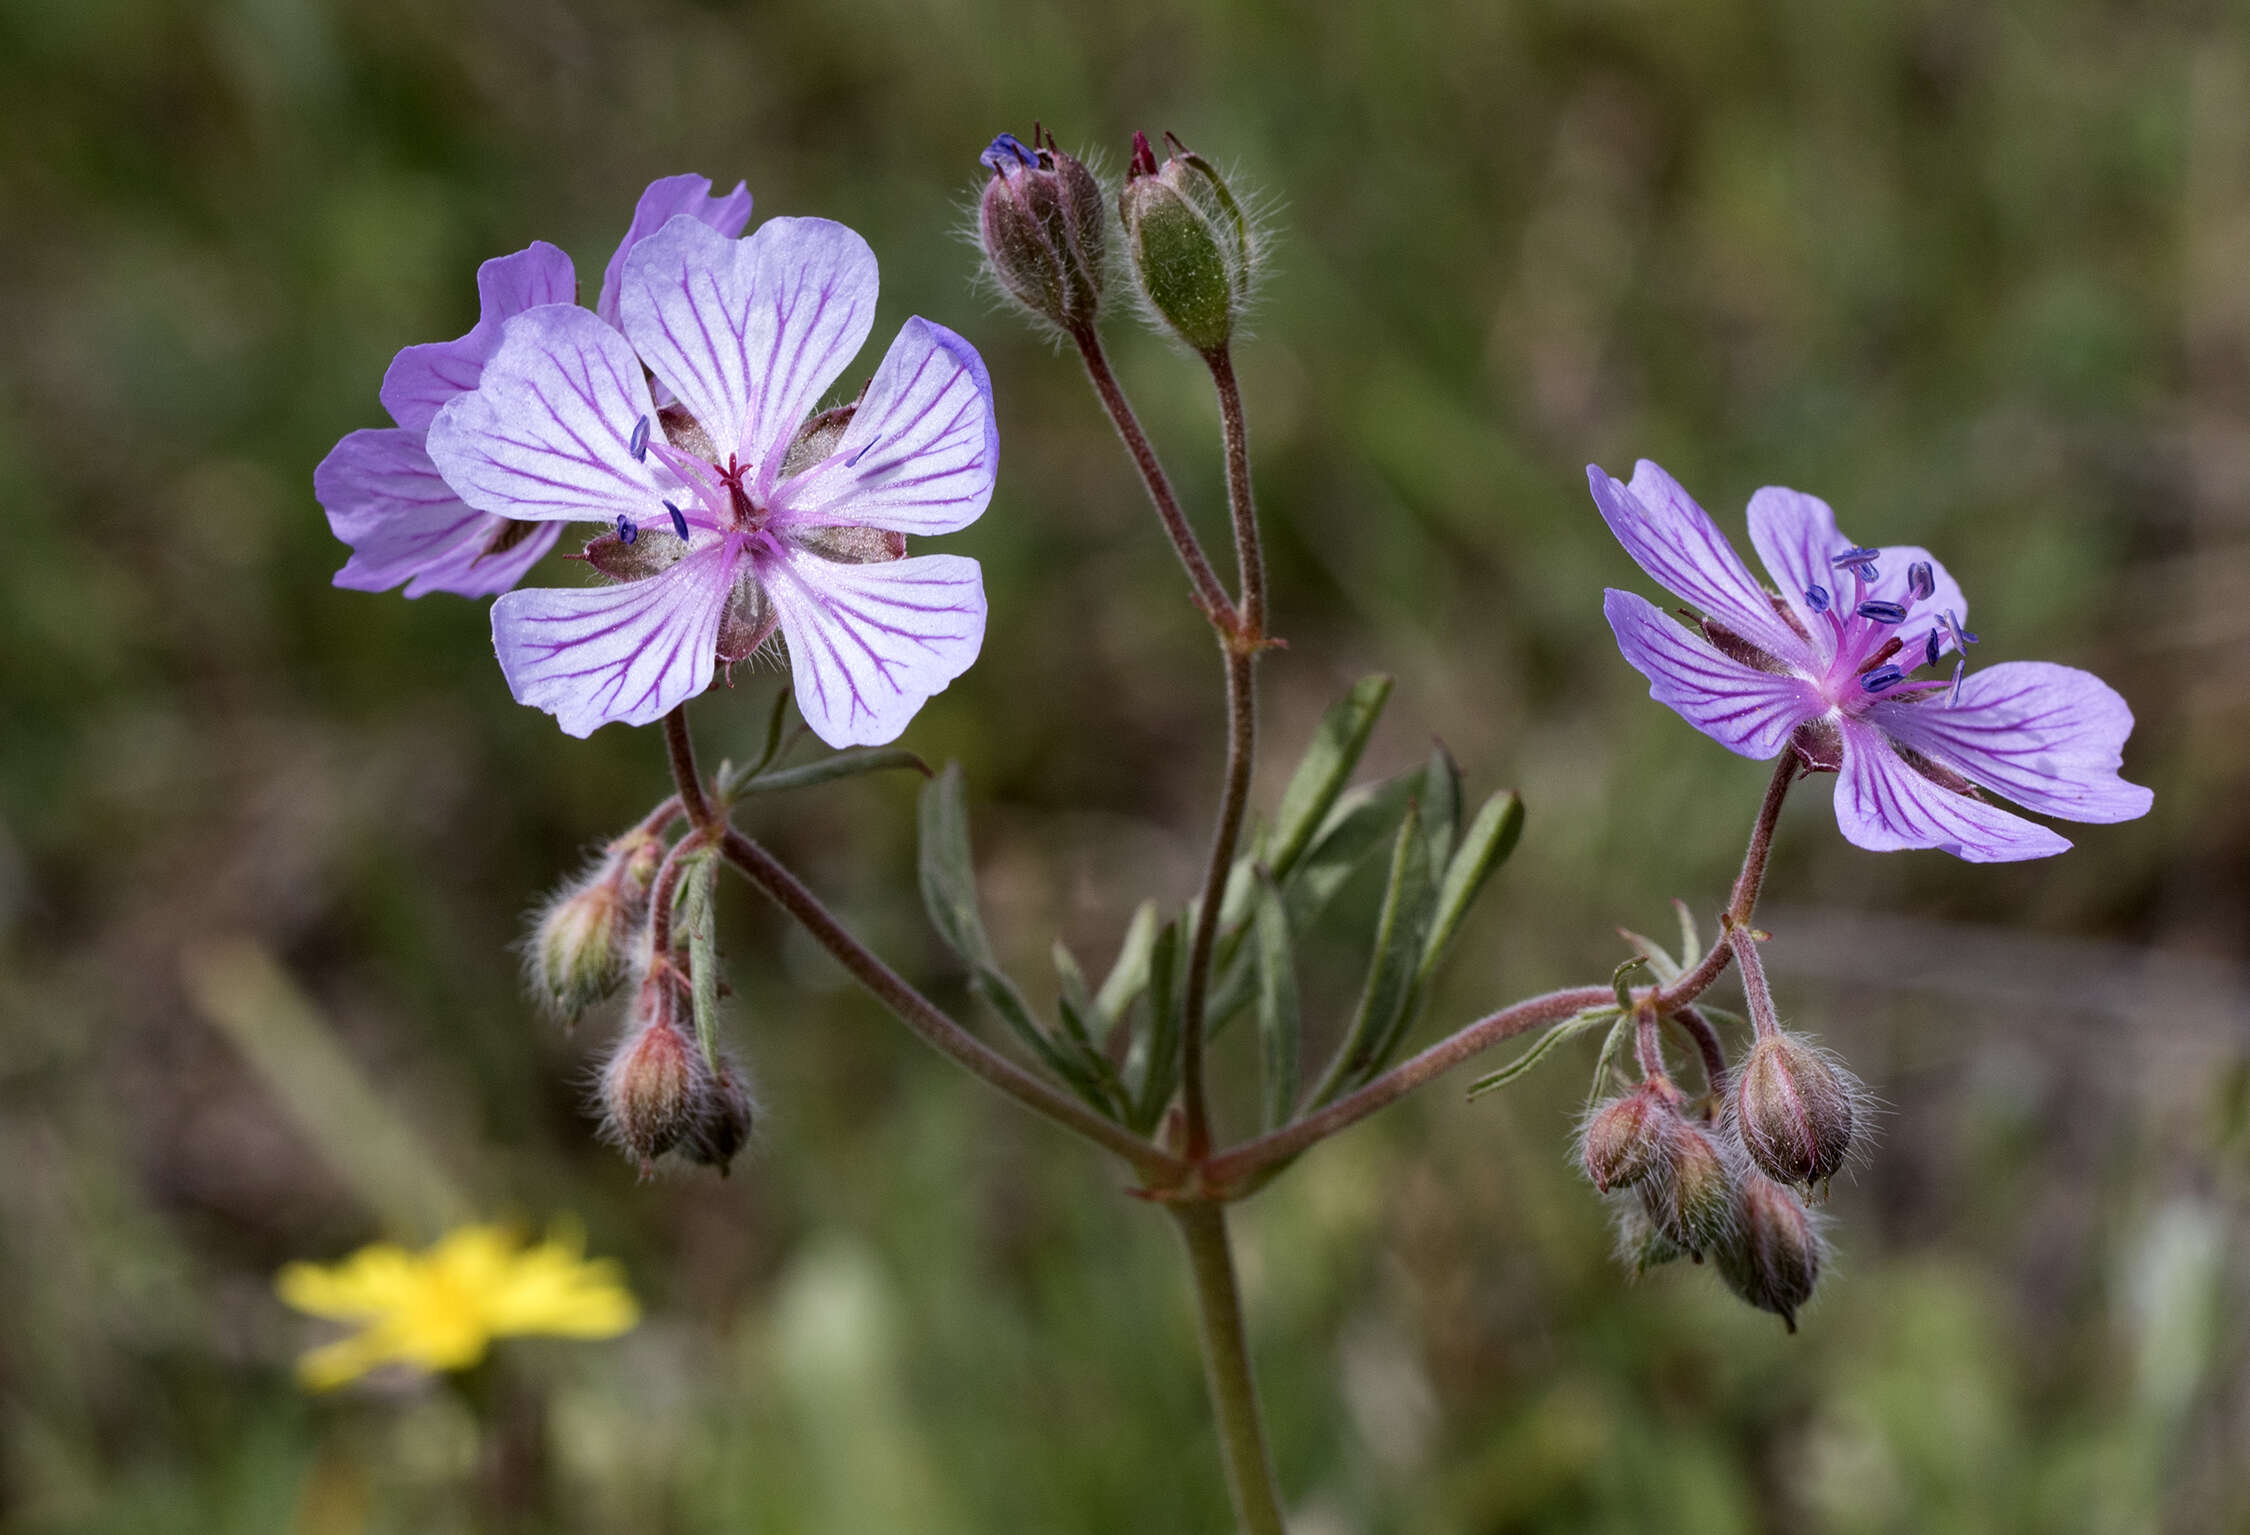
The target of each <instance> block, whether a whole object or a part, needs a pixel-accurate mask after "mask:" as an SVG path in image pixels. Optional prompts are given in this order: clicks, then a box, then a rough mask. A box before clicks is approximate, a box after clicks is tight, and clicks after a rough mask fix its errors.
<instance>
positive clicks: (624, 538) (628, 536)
mask: <svg viewBox="0 0 2250 1535" xmlns="http://www.w3.org/2000/svg"><path fill="white" fill-rule="evenodd" d="M640 536H641V530H640V526H639V525H638V524H637V523H635V522H634V521H633V519H632V518H630V517H628V516H626V515H625V514H624V513H623V512H619V513H618V514H617V541H618V542H619V543H621V544H629V543H631V542H632V541H633V540H634V539H636V538H639V537H640Z"/></svg>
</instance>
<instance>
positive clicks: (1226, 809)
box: [1180, 647, 1258, 1162]
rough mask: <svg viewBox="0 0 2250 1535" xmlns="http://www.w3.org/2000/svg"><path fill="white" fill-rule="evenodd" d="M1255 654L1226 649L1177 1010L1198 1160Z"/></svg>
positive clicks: (1252, 754)
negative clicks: (1203, 854) (1215, 767)
mask: <svg viewBox="0 0 2250 1535" xmlns="http://www.w3.org/2000/svg"><path fill="white" fill-rule="evenodd" d="M1256 659H1257V658H1256V656H1255V655H1254V654H1253V653H1252V652H1249V651H1245V650H1237V649H1234V648H1232V647H1230V648H1229V649H1228V651H1227V777H1226V785H1225V787H1224V788H1223V789H1222V790H1221V791H1220V795H1219V824H1218V827H1217V829H1216V830H1214V831H1213V832H1212V834H1211V861H1210V864H1209V866H1208V867H1207V868H1206V869H1205V870H1204V874H1203V904H1202V906H1201V907H1200V908H1199V909H1198V910H1197V912H1196V916H1195V934H1194V937H1193V938H1192V939H1191V940H1190V941H1189V944H1188V961H1187V1000H1186V1001H1185V1003H1183V1004H1182V1006H1181V1009H1180V1101H1181V1105H1182V1107H1183V1110H1184V1112H1185V1114H1186V1118H1187V1158H1188V1160H1189V1161H1190V1162H1199V1161H1201V1160H1202V1159H1203V1158H1204V1156H1205V1155H1206V1154H1208V1153H1209V1151H1210V1150H1211V1113H1210V1108H1209V1106H1208V1104H1207V1102H1206V1095H1205V1093H1204V1090H1203V1036H1204V1015H1205V1013H1206V1012H1207V1011H1208V1004H1209V1001H1210V998H1209V995H1208V994H1209V991H1210V982H1211V951H1212V948H1213V946H1214V945H1215V944H1216V943H1217V942H1218V937H1219V908H1220V907H1221V906H1222V905H1224V904H1225V902H1226V894H1227V878H1228V876H1229V875H1231V874H1232V873H1233V872H1234V849H1235V844H1236V843H1237V842H1239V841H1240V840H1241V838H1242V819H1243V814H1244V811H1245V810H1246V809H1247V807H1248V806H1249V803H1250V772H1251V769H1252V767H1253V766H1254V765H1255V763H1256V759H1257V747H1258V679H1257V676H1256V673H1255V671H1254V667H1255V664H1256Z"/></svg>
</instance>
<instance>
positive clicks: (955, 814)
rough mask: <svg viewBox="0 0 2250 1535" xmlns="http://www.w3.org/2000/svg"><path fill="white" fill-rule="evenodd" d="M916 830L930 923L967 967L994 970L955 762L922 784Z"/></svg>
mask: <svg viewBox="0 0 2250 1535" xmlns="http://www.w3.org/2000/svg"><path fill="white" fill-rule="evenodd" d="M921 831H922V838H921V840H922V846H921V856H920V860H919V872H920V875H921V885H922V904H923V905H924V906H926V907H927V908H928V909H929V913H930V925H931V926H932V927H934V928H936V929H937V932H938V936H939V937H940V938H942V939H944V940H945V943H946V947H948V948H950V949H951V950H952V951H953V952H954V953H955V954H958V955H959V956H960V957H961V958H962V960H963V961H965V962H966V963H967V964H968V966H969V968H970V969H972V970H992V971H995V972H997V971H998V970H999V968H1000V966H999V964H998V962H997V961H996V960H995V959H994V958H993V954H992V940H991V939H990V938H988V937H987V936H986V935H985V931H984V919H983V918H982V917H981V916H979V915H978V913H977V876H976V865H975V863H974V861H973V860H972V859H971V857H970V853H969V808H968V801H967V796H966V792H965V791H964V789H963V787H962V782H961V765H960V764H959V763H958V762H949V763H947V764H946V767H945V771H944V772H942V773H940V774H938V775H937V777H935V778H933V779H931V780H930V781H929V782H928V783H926V784H924V785H923V786H922V808H921Z"/></svg>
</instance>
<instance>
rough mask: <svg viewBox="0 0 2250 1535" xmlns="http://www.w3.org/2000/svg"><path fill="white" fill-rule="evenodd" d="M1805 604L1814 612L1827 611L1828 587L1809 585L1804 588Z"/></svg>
mask: <svg viewBox="0 0 2250 1535" xmlns="http://www.w3.org/2000/svg"><path fill="white" fill-rule="evenodd" d="M1805 606H1806V607H1808V608H1811V609H1812V610H1813V611H1814V612H1815V613H1825V612H1827V611H1828V588H1827V587H1825V586H1809V587H1807V588H1805Z"/></svg>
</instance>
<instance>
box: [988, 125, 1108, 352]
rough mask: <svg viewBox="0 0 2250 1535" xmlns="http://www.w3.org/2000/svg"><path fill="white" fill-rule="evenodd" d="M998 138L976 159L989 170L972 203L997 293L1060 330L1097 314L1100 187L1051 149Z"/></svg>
mask: <svg viewBox="0 0 2250 1535" xmlns="http://www.w3.org/2000/svg"><path fill="white" fill-rule="evenodd" d="M1031 137H1032V142H1031V143H1030V144H1025V143H1024V142H1023V141H1022V140H1020V139H1018V138H1017V137H1016V136H1015V135H1014V134H1012V133H1003V134H1001V135H1000V137H998V138H996V139H994V140H993V141H992V143H991V144H990V145H989V146H987V147H986V149H985V151H984V153H983V154H982V155H981V156H979V157H978V158H979V159H981V160H982V161H983V162H984V163H985V164H986V165H988V166H990V167H991V168H992V179H991V180H990V181H988V182H986V183H985V186H984V195H983V197H982V198H981V199H980V201H979V202H978V204H977V233H978V236H979V238H980V239H981V240H982V242H983V244H984V254H985V259H986V260H987V261H988V262H989V263H991V267H992V275H993V277H994V278H996V279H997V280H998V281H999V284H1000V287H1001V290H1002V291H1003V292H1005V293H1006V294H1007V295H1008V296H1009V297H1010V298H1012V299H1014V300H1015V301H1016V302H1017V303H1019V304H1021V305H1023V307H1024V308H1026V309H1028V310H1030V311H1031V312H1032V313H1033V314H1036V315H1038V316H1039V317H1040V318H1042V319H1044V320H1048V321H1051V322H1053V323H1054V324H1056V325H1060V326H1062V327H1063V328H1064V329H1065V330H1070V329H1074V328H1077V327H1080V326H1084V325H1089V324H1091V323H1092V322H1093V319H1094V315H1095V314H1096V312H1097V311H1099V310H1100V308H1101V302H1102V273H1103V267H1104V265H1105V264H1106V261H1107V254H1106V252H1107V247H1106V244H1105V241H1106V239H1107V231H1106V229H1105V227H1104V218H1103V214H1102V189H1101V183H1100V182H1098V181H1096V180H1095V179H1094V173H1093V172H1092V171H1090V170H1088V169H1087V168H1086V167H1085V166H1084V165H1082V164H1080V163H1079V162H1078V161H1077V160H1075V159H1073V158H1072V157H1071V156H1069V155H1067V154H1064V153H1063V152H1062V150H1060V149H1058V148H1057V147H1056V146H1055V139H1054V135H1053V134H1048V135H1047V136H1046V142H1045V143H1044V144H1041V143H1040V142H1039V138H1040V135H1039V131H1038V130H1037V129H1036V128H1035V129H1033V130H1032V135H1031Z"/></svg>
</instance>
